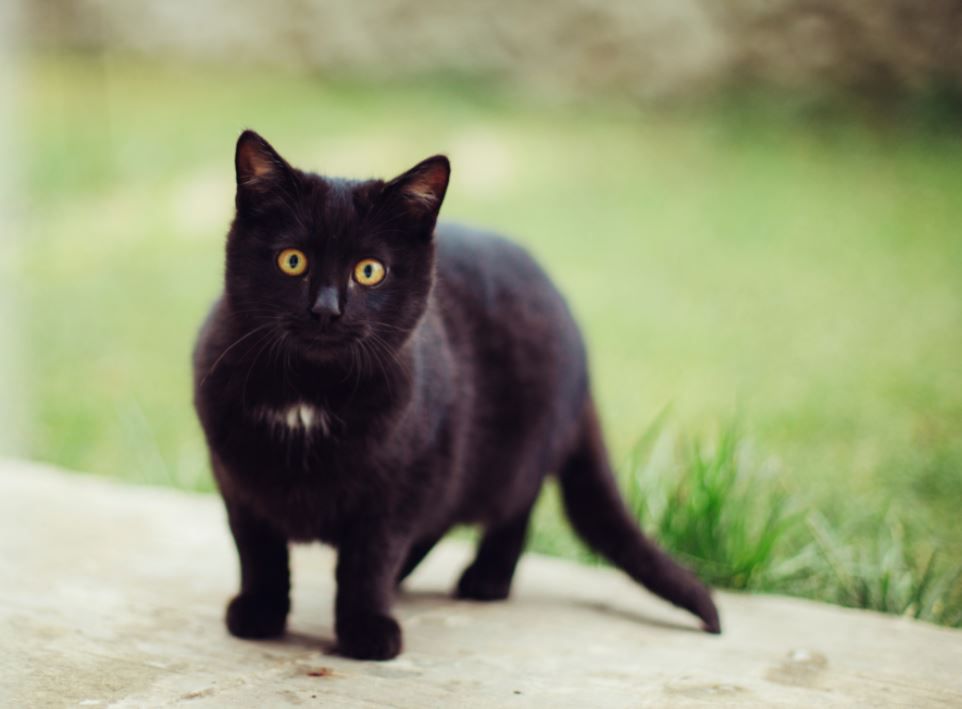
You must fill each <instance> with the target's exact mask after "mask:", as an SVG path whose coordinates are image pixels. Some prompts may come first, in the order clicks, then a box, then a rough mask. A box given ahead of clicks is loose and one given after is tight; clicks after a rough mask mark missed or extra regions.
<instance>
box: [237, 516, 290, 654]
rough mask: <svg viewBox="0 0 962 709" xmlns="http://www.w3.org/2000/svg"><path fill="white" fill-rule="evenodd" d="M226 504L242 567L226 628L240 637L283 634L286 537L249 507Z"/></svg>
mask: <svg viewBox="0 0 962 709" xmlns="http://www.w3.org/2000/svg"><path fill="white" fill-rule="evenodd" d="M226 503H227V518H228V521H229V522H230V531H231V533H232V534H233V535H234V543H235V544H236V545H237V554H238V556H239V557H240V570H241V589H240V593H238V594H237V595H236V596H234V598H233V600H232V601H231V602H230V603H229V604H228V606H227V629H228V630H230V632H231V634H233V635H236V636H237V637H239V638H270V637H276V636H278V635H282V634H283V633H284V627H285V625H286V624H287V613H288V611H289V610H290V607H291V602H290V589H291V582H290V571H289V566H288V551H287V540H286V539H285V538H284V537H283V536H281V535H280V534H279V533H278V532H277V530H275V529H274V528H273V527H271V526H270V525H269V524H268V523H267V522H265V521H263V520H262V519H260V518H258V517H257V516H255V515H254V514H253V513H252V512H251V511H250V510H248V509H246V508H245V507H243V506H241V505H238V504H237V503H234V502H231V501H226Z"/></svg>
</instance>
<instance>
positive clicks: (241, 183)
mask: <svg viewBox="0 0 962 709" xmlns="http://www.w3.org/2000/svg"><path fill="white" fill-rule="evenodd" d="M234 169H235V170H236V173H237V201H238V206H240V203H241V200H242V197H244V196H246V195H250V196H255V195H257V194H262V193H264V192H266V191H268V190H270V189H271V188H273V187H279V186H282V185H283V184H284V182H285V181H286V180H287V179H289V177H290V175H291V167H290V165H288V164H287V162H286V161H285V160H284V158H282V157H281V156H280V155H279V154H278V152H277V151H276V150H274V148H273V147H271V144H270V143H268V142H267V141H266V140H264V139H263V138H262V137H261V136H260V135H258V134H257V133H255V132H254V131H252V130H245V131H244V132H243V133H241V134H240V138H238V139H237V150H236V151H235V152H234Z"/></svg>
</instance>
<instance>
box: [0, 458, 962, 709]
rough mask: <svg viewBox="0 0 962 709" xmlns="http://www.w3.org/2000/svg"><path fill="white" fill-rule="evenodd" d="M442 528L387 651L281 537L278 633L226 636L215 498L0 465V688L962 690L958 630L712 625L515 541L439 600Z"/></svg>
mask: <svg viewBox="0 0 962 709" xmlns="http://www.w3.org/2000/svg"><path fill="white" fill-rule="evenodd" d="M469 554H470V549H468V548H467V547H466V546H465V545H461V544H457V543H451V542H449V543H446V544H444V545H442V546H441V547H440V548H439V549H437V550H436V551H435V552H434V553H433V554H432V555H431V557H430V558H429V559H428V560H427V561H426V562H425V564H424V566H423V568H421V569H419V570H418V572H417V573H416V574H415V576H414V578H413V579H412V581H411V582H410V584H409V586H408V590H407V591H406V592H405V593H404V594H403V595H402V597H401V599H400V602H399V605H398V615H399V617H400V619H401V622H402V624H403V626H404V629H405V643H406V650H405V652H404V654H403V655H402V656H401V657H400V658H398V659H397V660H394V661H392V662H388V663H364V662H354V661H350V660H344V659H341V658H339V657H337V656H334V655H331V654H330V649H331V647H332V642H333V630H332V613H331V600H332V596H333V578H332V568H333V554H331V553H330V552H329V551H327V550H324V549H321V548H320V547H317V546H315V547H308V548H303V547H302V548H299V549H298V550H297V551H296V552H295V554H294V561H293V564H294V588H295V591H294V611H293V614H292V616H291V619H290V623H289V628H290V632H289V634H288V636H287V637H286V638H285V639H284V640H283V641H277V642H246V641H241V640H236V639H234V638H231V637H230V636H228V635H227V633H226V631H225V629H224V626H223V622H222V613H223V608H224V603H225V601H226V600H227V598H228V597H229V596H230V595H231V593H233V591H234V590H235V583H236V574H237V570H236V565H235V564H236V562H235V558H234V551H233V547H232V544H231V541H230V539H229V535H228V532H227V526H226V523H225V521H224V515H223V512H222V509H221V506H220V502H219V500H218V499H216V498H214V497H207V496H199V495H190V494H185V493H179V492H174V491H169V490H157V489H147V488H136V487H125V486H118V485H113V484H111V483H108V482H105V481H102V480H99V479H95V478H90V477H85V476H81V475H74V474H66V473H62V472H59V471H56V470H52V469H50V468H46V467H42V466H38V465H34V464H28V463H19V462H16V463H13V462H8V463H4V464H0V704H2V705H3V706H13V707H27V706H29V707H41V706H78V705H81V706H107V705H112V706H166V705H170V704H181V703H184V704H188V705H190V706H191V707H203V706H257V707H276V706H285V705H296V704H302V703H321V704H323V705H325V706H359V707H364V706H371V707H374V706H377V707H383V706H394V707H428V706H459V707H487V706H519V707H521V706H525V707H527V706H546V707H568V706H571V707H584V706H626V707H627V706H631V707H639V706H665V705H674V706H689V705H692V706H693V705H704V704H737V705H739V706H752V705H757V706H772V705H791V706H803V705H804V706H845V707H849V706H880V705H889V706H923V705H924V706H960V705H962V632H958V631H953V630H948V629H943V628H937V627H934V626H930V625H926V624H923V623H918V622H913V621H909V620H905V619H898V618H891V617H886V616H881V615H878V614H874V613H867V612H861V611H852V610H845V609H841V608H836V607H833V606H827V605H822V604H817V603H811V602H806V601H800V600H794V599H788V598H780V597H770V596H742V595H737V594H719V600H720V606H721V610H722V614H723V619H724V621H725V624H726V632H725V634H724V635H722V636H721V637H712V636H708V635H705V634H703V633H700V632H698V631H697V630H695V625H694V623H693V621H692V620H691V619H689V617H688V616H687V615H686V614H684V613H681V612H677V611H675V610H674V609H672V608H670V607H668V606H666V605H665V604H663V603H661V602H659V601H657V600H656V599H654V598H653V597H651V596H649V595H648V594H647V593H645V592H643V591H642V590H640V589H639V588H637V587H636V586H635V585H634V584H632V583H631V582H630V581H628V580H627V579H625V578H623V577H622V576H621V575H620V574H618V573H617V572H613V571H609V570H605V569H593V568H586V567H582V566H578V565H575V564H571V563H568V562H564V561H559V560H555V559H548V558H544V557H538V556H534V555H528V556H526V557H525V559H524V561H523V562H522V565H521V569H520V574H519V578H518V584H517V586H516V592H515V597H514V598H513V599H512V600H511V601H509V602H507V603H498V604H491V605H488V604H475V603H468V602H463V601H454V600H452V599H451V598H450V597H449V596H448V593H449V590H450V588H451V587H452V586H453V584H454V581H455V580H456V578H457V574H458V572H459V571H460V569H461V568H462V566H463V565H464V564H465V563H466V562H467V559H468V557H469Z"/></svg>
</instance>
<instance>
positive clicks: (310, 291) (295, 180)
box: [226, 131, 450, 360]
mask: <svg viewBox="0 0 962 709" xmlns="http://www.w3.org/2000/svg"><path fill="white" fill-rule="evenodd" d="M235 167H236V171H237V196H236V206H237V213H236V217H235V219H234V223H233V225H232V226H231V230H230V233H229V235H228V240H227V268H226V294H227V302H228V304H229V306H230V308H231V309H232V312H233V313H234V314H235V315H236V317H237V318H238V319H240V320H242V321H243V322H244V323H245V324H246V325H247V326H248V327H249V328H254V327H261V326H262V330H261V331H262V332H263V333H265V336H271V337H274V338H277V339H278V341H282V342H283V345H282V346H284V347H285V348H293V349H295V350H296V351H297V352H298V353H300V354H302V355H304V356H306V357H310V358H315V359H321V360H325V359H333V358H338V357H342V358H343V357H353V354H352V353H350V350H351V349H361V350H364V349H368V350H370V349H383V348H386V347H387V348H392V349H393V348H396V347H399V346H400V345H401V344H402V343H403V342H404V341H405V340H406V339H407V337H408V335H409V334H410V332H411V331H412V330H413V329H414V327H415V326H416V325H417V323H418V321H419V319H420V317H421V315H422V314H423V313H424V310H425V308H426V307H427V299H428V294H429V293H430V290H431V284H432V281H433V275H434V243H433V239H434V226H435V222H436V221H437V215H438V210H439V209H440V207H441V202H442V201H443V199H444V194H445V191H446V189H447V185H448V177H449V175H450V166H449V164H448V160H447V158H445V157H444V156H441V155H437V156H434V157H431V158H428V159H427V160H424V161H423V162H421V163H419V164H418V165H416V166H415V167H413V168H411V169H410V170H408V171H407V172H405V173H404V174H402V175H400V176H399V177H396V178H394V179H393V180H390V181H384V180H365V181H352V180H344V179H332V178H326V177H321V176H318V175H314V174H310V173H306V172H302V171H301V170H298V169H296V168H293V167H291V166H290V165H289V164H288V163H287V162H286V161H285V160H284V159H283V158H282V157H281V156H280V155H279V154H278V153H277V151H275V150H274V149H273V148H272V147H271V146H270V144H268V142H267V141H266V140H264V139H263V138H261V137H260V136H259V135H258V134H257V133H254V132H253V131H245V132H244V133H242V134H241V136H240V138H239V139H238V141H237V151H236V155H235ZM252 339H254V337H253V336H252Z"/></svg>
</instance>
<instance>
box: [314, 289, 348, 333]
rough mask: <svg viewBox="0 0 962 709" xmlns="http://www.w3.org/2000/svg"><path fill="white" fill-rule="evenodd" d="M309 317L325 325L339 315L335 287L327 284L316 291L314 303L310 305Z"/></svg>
mask: <svg viewBox="0 0 962 709" xmlns="http://www.w3.org/2000/svg"><path fill="white" fill-rule="evenodd" d="M311 317H312V318H313V319H314V320H317V321H319V322H321V323H323V324H325V325H326V324H327V323H331V322H334V321H335V320H337V319H338V318H339V317H341V303H340V298H339V297H338V293H337V288H334V287H333V286H327V287H325V288H321V290H320V291H318V293H317V298H315V299H314V305H312V306H311Z"/></svg>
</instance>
